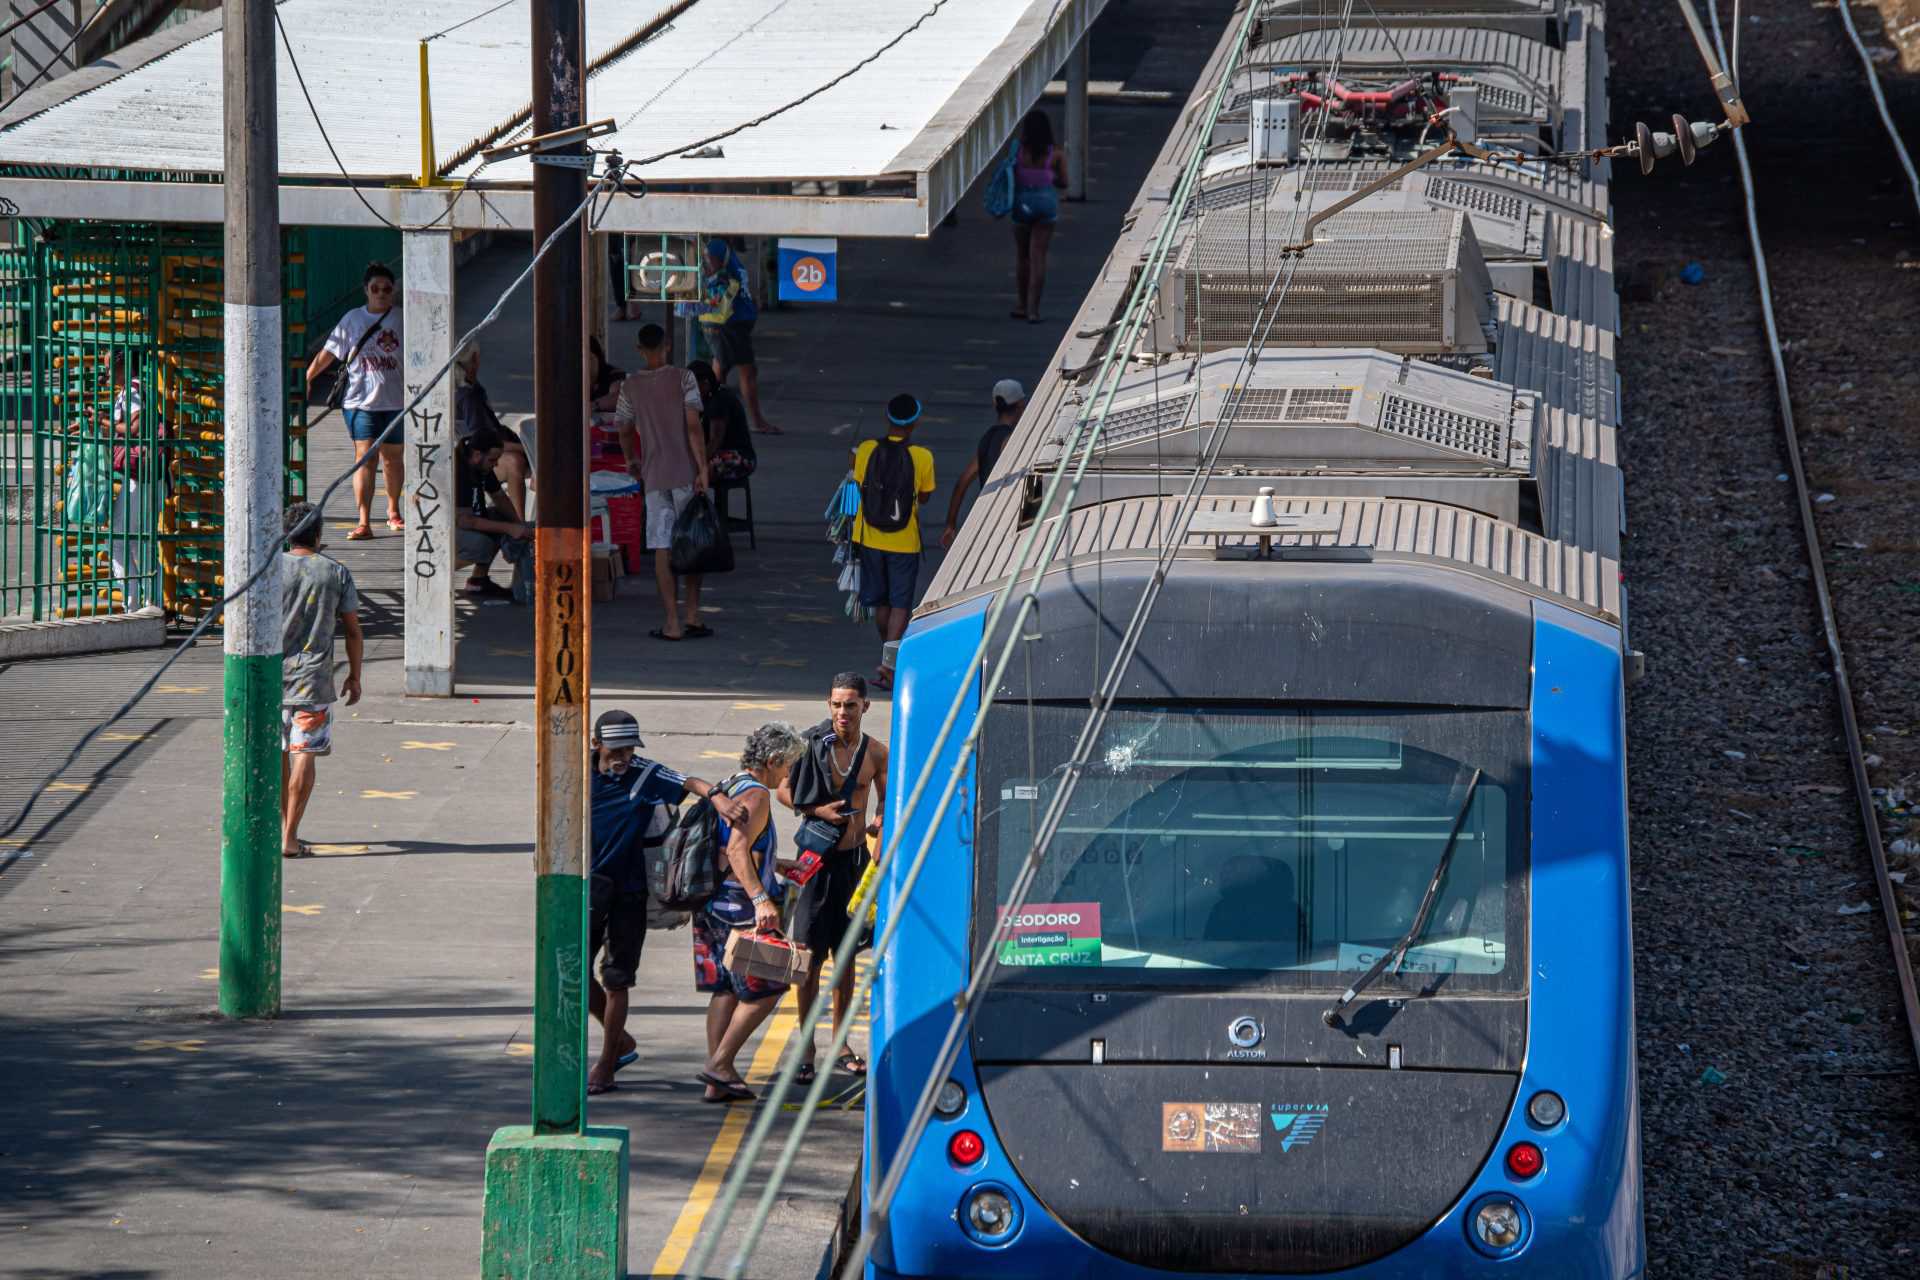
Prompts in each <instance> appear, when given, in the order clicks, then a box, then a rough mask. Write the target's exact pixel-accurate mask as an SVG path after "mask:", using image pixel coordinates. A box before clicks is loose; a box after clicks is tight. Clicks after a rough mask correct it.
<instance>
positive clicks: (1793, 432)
mask: <svg viewBox="0 0 1920 1280" xmlns="http://www.w3.org/2000/svg"><path fill="white" fill-rule="evenodd" d="M1840 2H1841V4H1842V6H1844V5H1845V4H1846V3H1847V0H1840ZM1707 12H1708V14H1709V15H1710V18H1711V21H1712V24H1713V42H1714V45H1715V47H1716V48H1717V49H1719V51H1720V56H1721V58H1722V59H1724V58H1725V57H1726V49H1725V46H1724V44H1723V43H1722V41H1721V35H1720V7H1719V4H1718V3H1717V0H1707ZM1733 149H1734V154H1735V155H1736V156H1737V157H1739V162H1740V186H1741V189H1742V192H1743V195H1744V199H1745V201H1746V220H1747V241H1748V243H1749V245H1751V247H1752V249H1753V272H1754V277H1755V282H1756V283H1757V284H1758V285H1759V289H1760V313H1761V317H1762V319H1763V320H1764V321H1765V324H1766V331H1767V356H1768V359H1769V360H1770V361H1771V362H1772V364H1773V387H1774V395H1775V398H1776V399H1777V400H1778V401H1779V403H1780V430H1781V434H1782V436H1783V437H1784V439H1785V443H1786V447H1787V469H1788V471H1789V472H1790V473H1791V474H1792V476H1793V493H1794V499H1795V501H1796V503H1797V505H1798V506H1799V508H1800V533H1801V536H1802V537H1803V538H1804V540H1805V542H1806V547H1807V564H1808V565H1809V566H1810V567H1811V568H1812V570H1813V591H1814V598H1815V600H1816V601H1817V602H1818V604H1819V607H1820V628H1821V630H1822V632H1823V633H1824V634H1825V636H1826V642H1827V656H1828V658H1829V660H1830V661H1831V663H1832V668H1833V692H1834V698H1835V700H1836V701H1837V702H1838V703H1839V706H1840V726H1841V728H1842V730H1843V731H1844V733H1845V736H1846V740H1847V767H1848V772H1849V773H1850V774H1851V775H1852V781H1853V794H1854V798H1855V800H1856V801H1857V802H1858V804H1859V809H1860V825H1861V826H1862V828H1864V830H1865V832H1866V837H1867V856H1868V858H1869V859H1870V860H1871V861H1872V863H1873V881H1874V887H1875V888H1876V890H1878V893H1879V898H1880V918H1881V920H1882V921H1883V922H1884V923H1885V925H1886V929H1887V940H1888V943H1889V944H1890V945H1891V947H1892V949H1893V968H1894V975H1895V978H1896V979H1897V981H1898V982H1899V985H1900V1003H1901V1008H1902V1011H1903V1012H1904V1013H1905V1015H1906V1020H1907V1038H1908V1040H1909V1042H1910V1047H1911V1048H1912V1050H1913V1057H1914V1063H1915V1065H1916V1067H1920V992H1916V990H1915V987H1914V978H1913V957H1912V956H1911V955H1910V954H1908V951H1907V935H1906V930H1905V929H1904V928H1902V926H1901V923H1900V901H1899V898H1898V896H1897V895H1896V893H1895V892H1894V887H1893V880H1892V878H1891V877H1890V876H1889V875H1888V874H1887V872H1888V867H1887V850H1886V846H1885V844H1884V843H1882V841H1881V839H1880V820H1879V818H1878V817H1877V816H1876V815H1875V813H1874V809H1873V784H1872V782H1871V781H1870V780H1869V779H1868V777H1867V760H1866V751H1865V748H1864V747H1862V745H1861V742H1860V720H1859V717H1858V714H1857V713H1856V712H1855V711H1854V706H1853V682H1852V681H1851V680H1850V679H1849V678H1848V675H1847V655H1846V650H1845V648H1844V647H1843V646H1842V644H1841V640H1840V623H1839V620H1838V618H1837V617H1836V616H1835V614H1834V609H1833V593H1832V592H1831V590H1830V589H1829V588H1828V585H1827V565H1826V557H1825V556H1823V555H1822V554H1821V551H1820V527H1819V525H1818V523H1817V522H1816V521H1815V520H1814V515H1813V499H1812V495H1811V493H1810V492H1809V490H1808V486H1807V473H1806V468H1805V466H1804V464H1803V463H1802V462H1801V457H1800V433H1799V431H1798V430H1797V429H1796V428H1795V426H1794V421H1793V394H1792V389H1791V388H1790V387H1789V385H1788V382H1787V364H1786V357H1785V356H1784V355H1783V354H1782V349H1781V345H1780V327H1779V325H1778V323H1777V322H1776V320H1775V318H1774V313H1773V283H1772V278H1771V277H1770V276H1769V274H1768V272H1767V252H1766V249H1765V247H1764V246H1763V245H1762V244H1761V242H1760V222H1759V214H1758V208H1757V204H1756V201H1755V197H1754V190H1753V165H1752V162H1751V161H1749V160H1748V158H1747V145H1746V142H1745V140H1744V139H1743V138H1742V137H1741V135H1740V133H1739V132H1738V131H1737V130H1736V131H1735V132H1734V135H1733Z"/></svg>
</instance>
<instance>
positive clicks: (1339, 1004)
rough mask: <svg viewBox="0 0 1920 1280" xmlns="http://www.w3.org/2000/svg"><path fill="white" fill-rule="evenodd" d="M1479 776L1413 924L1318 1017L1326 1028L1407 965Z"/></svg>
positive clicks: (1471, 781)
mask: <svg viewBox="0 0 1920 1280" xmlns="http://www.w3.org/2000/svg"><path fill="white" fill-rule="evenodd" d="M1480 773H1481V771H1480V770H1479V769H1475V770H1474V771H1473V776H1472V777H1471V778H1469V779H1467V798H1466V799H1464V800H1462V801H1461V802H1460V811H1459V812H1458V813H1456V814H1454V815H1453V827H1452V829H1451V830H1449V831H1448V832H1447V844H1446V847H1445V848H1444V849H1442V850H1440V861H1439V862H1437V863H1436V864H1434V868H1433V879H1431V880H1429V881H1427V893H1426V896H1425V897H1423V898H1421V899H1420V909H1419V910H1418V911H1416V912H1414V913H1413V924H1412V925H1410V926H1409V927H1408V929H1407V931H1406V932H1405V933H1404V934H1402V935H1400V941H1398V942H1396V943H1394V944H1393V946H1391V947H1389V948H1388V949H1387V950H1386V952H1385V953H1383V954H1382V955H1381V957H1380V958H1379V959H1378V960H1375V961H1374V962H1373V967H1372V968H1371V969H1368V970H1367V971H1366V972H1365V973H1363V974H1361V975H1360V977H1359V979H1358V980H1357V981H1356V982H1355V983H1354V984H1353V985H1352V986H1350V987H1348V988H1347V993H1346V994H1345V995H1343V996H1341V997H1340V999H1339V1000H1337V1001H1335V1002H1334V1006H1333V1007H1332V1008H1331V1009H1328V1010H1327V1011H1326V1012H1325V1013H1323V1014H1321V1015H1320V1021H1322V1022H1324V1023H1326V1024H1327V1025H1328V1026H1330V1027H1334V1026H1338V1025H1340V1015H1341V1014H1342V1013H1344V1012H1346V1008H1347V1006H1348V1005H1350V1004H1352V1003H1353V1002H1354V1001H1355V1000H1358V999H1359V998H1360V993H1361V992H1362V991H1365V990H1366V989H1367V988H1368V987H1370V986H1372V985H1373V984H1374V981H1375V980H1376V979H1378V978H1379V976H1380V975H1381V974H1383V973H1385V972H1386V971H1387V966H1388V965H1392V966H1393V972H1394V975H1395V976H1396V977H1398V976H1399V973H1400V966H1401V965H1402V964H1404V963H1405V962H1406V958H1407V948H1409V947H1411V946H1412V945H1413V944H1414V943H1415V942H1416V941H1418V940H1419V938H1420V935H1421V934H1422V933H1425V932H1426V929H1427V917H1428V916H1429V915H1431V914H1433V901H1434V899H1435V898H1437V897H1439V896H1440V882H1441V881H1442V880H1444V879H1446V878H1447V868H1448V867H1449V866H1451V865H1452V863H1453V847H1454V845H1456V844H1458V843H1459V840H1460V828H1461V827H1463V826H1465V825H1466V821H1467V810H1468V809H1471V808H1472V807H1473V793H1474V792H1475V791H1476V790H1478V789H1479V786H1480Z"/></svg>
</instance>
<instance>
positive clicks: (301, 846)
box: [280, 840, 313, 858]
mask: <svg viewBox="0 0 1920 1280" xmlns="http://www.w3.org/2000/svg"><path fill="white" fill-rule="evenodd" d="M280 856H281V857H283V858H311V857H312V856H313V846H312V845H310V844H308V843H307V842H306V841H305V840H302V841H300V842H299V843H298V844H296V845H294V846H293V848H291V849H288V848H285V847H284V846H283V847H282V848H281V850H280Z"/></svg>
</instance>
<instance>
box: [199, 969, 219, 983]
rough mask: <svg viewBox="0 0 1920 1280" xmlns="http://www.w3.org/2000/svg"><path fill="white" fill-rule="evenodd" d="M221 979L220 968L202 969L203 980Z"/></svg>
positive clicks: (213, 980) (201, 978) (214, 980)
mask: <svg viewBox="0 0 1920 1280" xmlns="http://www.w3.org/2000/svg"><path fill="white" fill-rule="evenodd" d="M219 979H220V970H218V969H202V970H201V971H200V980H201V981H202V982H217V981H219Z"/></svg>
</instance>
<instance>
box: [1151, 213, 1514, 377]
mask: <svg viewBox="0 0 1920 1280" xmlns="http://www.w3.org/2000/svg"><path fill="white" fill-rule="evenodd" d="M1300 229H1301V224H1300V220H1298V219H1295V218H1293V217H1291V216H1289V215H1288V214H1286V213H1282V212H1280V211H1277V210H1275V211H1269V210H1265V209H1254V210H1248V209H1246V208H1245V207H1240V208H1228V209H1216V210H1212V211H1209V212H1207V213H1205V214H1203V215H1202V216H1201V217H1200V218H1199V219H1197V224H1196V225H1195V226H1194V227H1193V229H1192V230H1191V231H1190V232H1189V233H1188V234H1187V238H1186V240H1185V243H1183V244H1182V245H1181V246H1180V248H1179V250H1178V251H1177V256H1176V257H1175V259H1174V261H1173V263H1172V265H1171V266H1170V267H1169V268H1168V272H1167V276H1168V278H1167V281H1166V283H1165V286H1164V288H1163V289H1162V305H1161V310H1160V313H1159V314H1158V315H1157V316H1156V319H1155V323H1154V326H1153V332H1152V340H1153V342H1154V343H1155V349H1156V350H1159V351H1162V352H1168V353H1171V352H1174V351H1187V352H1199V351H1220V350H1224V349H1227V348H1230V347H1244V346H1247V345H1249V344H1254V343H1258V344H1259V345H1261V346H1265V347H1378V348H1380V349H1382V350H1385V351H1392V352H1396V353H1399V354H1403V355H1455V354H1475V353H1482V352H1486V351H1488V350H1490V349H1491V337H1490V335H1491V327H1492V324H1493V319H1494V317H1493V301H1492V294H1493V282H1492V279H1491V277H1490V276H1489V275H1488V273H1487V264H1486V261H1485V259H1484V258H1483V257H1482V256H1481V253H1480V244H1479V241H1478V240H1477V239H1476V238H1475V237H1474V232H1473V225H1472V222H1471V221H1470V220H1469V218H1468V216H1467V215H1466V214H1465V213H1464V212H1461V211H1444V210H1435V211H1425V212H1413V211H1382V212H1355V213H1346V214H1340V215H1338V216H1336V217H1333V218H1330V219H1328V220H1327V221H1326V222H1323V223H1321V224H1320V226H1319V227H1318V228H1316V230H1315V232H1314V242H1313V244H1312V245H1311V246H1310V247H1308V248H1306V249H1304V250H1300V251H1298V256H1297V258H1296V257H1293V256H1290V254H1289V252H1288V249H1287V245H1288V241H1289V238H1290V237H1292V236H1294V235H1298V234H1299V232H1300ZM1276 281H1277V283H1276Z"/></svg>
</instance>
